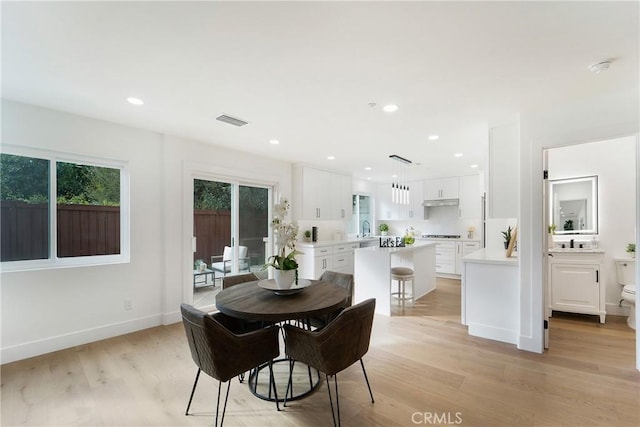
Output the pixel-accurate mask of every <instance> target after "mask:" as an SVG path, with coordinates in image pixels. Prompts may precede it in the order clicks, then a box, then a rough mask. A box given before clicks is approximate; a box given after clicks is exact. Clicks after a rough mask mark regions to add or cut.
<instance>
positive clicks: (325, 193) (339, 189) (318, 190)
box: [291, 166, 352, 220]
mask: <svg viewBox="0 0 640 427" xmlns="http://www.w3.org/2000/svg"><path fill="white" fill-rule="evenodd" d="M351 187H352V180H351V177H350V176H348V175H341V174H336V173H333V172H328V171H324V170H320V169H314V168H310V167H306V166H297V167H295V168H294V180H293V198H294V200H293V203H292V204H291V205H292V206H293V209H294V212H293V213H294V217H295V218H296V219H304V220H347V219H348V218H350V217H351V214H352V208H351V206H352V199H351V197H352V196H351V194H352V188H351Z"/></svg>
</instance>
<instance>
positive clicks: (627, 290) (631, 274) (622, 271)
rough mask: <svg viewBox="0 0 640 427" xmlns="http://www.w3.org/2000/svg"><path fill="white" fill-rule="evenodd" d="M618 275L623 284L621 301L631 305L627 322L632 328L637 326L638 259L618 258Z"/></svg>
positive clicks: (620, 283) (619, 282)
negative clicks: (636, 282) (636, 279)
mask: <svg viewBox="0 0 640 427" xmlns="http://www.w3.org/2000/svg"><path fill="white" fill-rule="evenodd" d="M616 276H617V278H618V284H619V285H620V286H622V294H621V295H620V298H622V299H621V300H620V303H621V304H622V303H626V305H627V306H628V307H629V318H628V319H627V324H628V325H629V327H630V328H632V329H635V328H636V284H635V278H636V261H635V260H634V259H625V260H616Z"/></svg>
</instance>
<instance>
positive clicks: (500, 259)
mask: <svg viewBox="0 0 640 427" xmlns="http://www.w3.org/2000/svg"><path fill="white" fill-rule="evenodd" d="M505 254H506V251H499V252H487V250H486V249H478V250H477V251H473V252H472V253H470V254H469V255H466V256H463V257H462V262H474V263H480V264H500V265H510V266H517V265H518V258H517V257H515V256H512V257H510V258H507V257H506V255H505Z"/></svg>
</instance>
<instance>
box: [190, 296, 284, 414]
mask: <svg viewBox="0 0 640 427" xmlns="http://www.w3.org/2000/svg"><path fill="white" fill-rule="evenodd" d="M180 311H181V312H182V322H183V324H184V328H185V332H186V334H187V341H188V342H189V349H190V350H191V357H192V359H193V361H194V362H195V364H196V366H197V367H198V372H197V373H196V379H195V381H194V383H193V389H192V390H191V396H190V397H189V403H188V404H187V410H186V411H185V415H189V408H190V407H191V401H192V400H193V395H194V393H195V391H196V386H197V385H198V378H199V377H200V372H203V371H204V373H205V374H207V375H209V376H211V377H212V378H214V379H217V380H218V399H217V402H216V419H215V426H216V427H217V425H218V413H219V409H220V394H221V391H222V383H224V382H226V383H227V392H226V396H225V399H224V406H223V409H222V417H221V419H220V426H222V423H223V422H224V415H225V412H226V409H227V400H228V398H229V388H230V387H231V381H230V380H231V379H232V378H233V377H235V376H236V375H240V374H241V373H244V372H246V371H248V370H250V369H253V368H256V367H257V366H260V365H262V364H265V363H268V364H269V375H270V380H271V381H270V385H273V392H274V395H275V396H276V409H277V410H278V411H279V410H280V406H279V404H278V400H277V392H276V389H275V382H274V381H273V367H272V363H273V359H275V358H276V357H278V355H279V354H280V348H279V345H278V329H279V328H278V327H277V326H270V327H267V328H264V329H259V330H255V331H251V332H247V333H237V332H236V331H235V330H236V329H237V327H238V323H237V321H236V320H237V319H234V318H232V317H229V316H226V315H224V314H222V313H214V314H207V313H205V312H203V311H200V310H198V309H196V308H194V307H193V306H191V305H189V304H181V305H180Z"/></svg>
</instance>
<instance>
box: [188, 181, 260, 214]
mask: <svg viewBox="0 0 640 427" xmlns="http://www.w3.org/2000/svg"><path fill="white" fill-rule="evenodd" d="M231 188H232V186H231V184H228V183H225V182H217V181H205V180H201V179H196V180H194V182H193V208H194V209H198V210H212V211H230V210H231ZM238 197H239V198H240V206H241V207H242V209H241V212H247V214H248V215H249V216H255V214H254V212H267V210H268V207H267V202H268V199H269V198H268V190H267V189H266V188H259V187H249V186H244V185H241V186H240V190H239V195H238Z"/></svg>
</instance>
